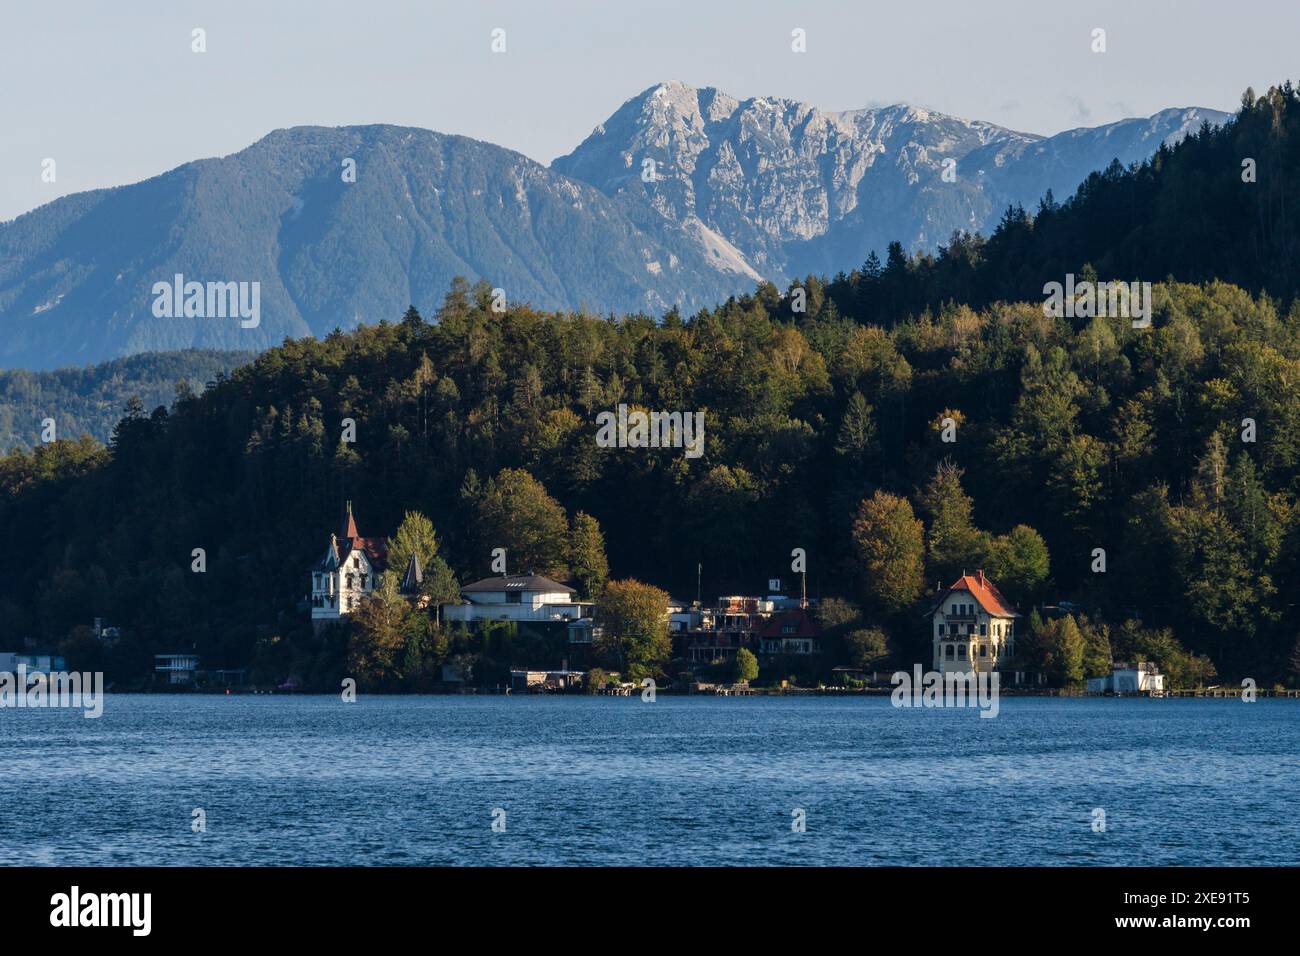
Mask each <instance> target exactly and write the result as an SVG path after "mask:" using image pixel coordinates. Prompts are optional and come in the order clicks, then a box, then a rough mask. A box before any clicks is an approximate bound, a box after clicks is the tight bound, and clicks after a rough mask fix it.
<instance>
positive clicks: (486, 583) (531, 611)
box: [442, 574, 592, 621]
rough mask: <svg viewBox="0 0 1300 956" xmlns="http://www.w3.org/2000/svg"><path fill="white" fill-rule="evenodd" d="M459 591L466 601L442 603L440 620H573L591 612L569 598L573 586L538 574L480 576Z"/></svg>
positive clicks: (588, 608) (588, 616)
mask: <svg viewBox="0 0 1300 956" xmlns="http://www.w3.org/2000/svg"><path fill="white" fill-rule="evenodd" d="M460 593H461V596H462V597H463V598H465V601H467V602H468V603H462V604H444V605H443V606H442V619H443V620H444V621H577V620H579V619H582V618H590V617H591V612H592V605H590V604H584V603H580V602H578V601H575V600H574V599H573V594H574V590H573V588H571V587H566V586H565V585H563V584H560V583H559V582H557V581H552V580H551V579H550V578H547V577H543V576H542V575H540V574H510V575H506V574H503V575H501V576H499V577H495V578H484V579H483V580H482V581H475V582H474V583H473V584H467V585H465V586H464V587H463V588H461V589H460Z"/></svg>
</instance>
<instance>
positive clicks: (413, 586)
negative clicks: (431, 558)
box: [402, 551, 424, 594]
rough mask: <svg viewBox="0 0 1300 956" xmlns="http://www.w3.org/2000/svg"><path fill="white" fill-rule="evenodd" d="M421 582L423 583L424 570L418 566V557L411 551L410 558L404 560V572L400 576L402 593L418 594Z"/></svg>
mask: <svg viewBox="0 0 1300 956" xmlns="http://www.w3.org/2000/svg"><path fill="white" fill-rule="evenodd" d="M422 584H424V571H423V570H422V569H421V567H420V559H419V558H418V557H417V556H416V554H415V552H414V551H412V552H411V557H410V560H408V561H407V562H406V574H405V575H403V576H402V593H403V594H418V593H419V592H420V586H421V585H422Z"/></svg>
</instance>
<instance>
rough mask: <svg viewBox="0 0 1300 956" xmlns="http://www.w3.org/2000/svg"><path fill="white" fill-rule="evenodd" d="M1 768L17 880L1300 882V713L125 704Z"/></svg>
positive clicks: (52, 713)
mask: <svg viewBox="0 0 1300 956" xmlns="http://www.w3.org/2000/svg"><path fill="white" fill-rule="evenodd" d="M0 767H3V773H0V859H3V860H4V861H5V862H6V863H9V864H58V865H79V864H90V865H101V864H102V865H145V864H162V865H172V864H199V865H203V864H214V865H276V864H278V865H288V864H307V865H311V864H320V865H350V864H386V865H408V864H410V865H442V864H480V865H481V864H486V865H500V864H516V865H517V864H649V865H659V864H685V865H692V864H721V865H734V864H793V865H805V864H806V865H823V864H847V865H879V864H893V865H916V864H930V865H948V864H965V865H984V864H1012V865H1016V864H1043V865H1053V864H1062V865H1065V864H1069V865H1151V866H1161V865H1198V864H1250V863H1256V864H1282V865H1296V864H1297V863H1300V822H1297V819H1296V814H1295V812H1294V808H1295V803H1296V799H1297V790H1298V786H1297V785H1298V784H1300V703H1298V702H1297V701H1294V700H1260V701H1258V702H1256V703H1253V704H1245V703H1242V702H1241V701H1235V700H1142V699H1123V700H1120V699H1099V698H1084V699H1068V698H1067V699H1059V698H1033V697H1004V698H1003V699H1002V702H1001V712H1000V714H999V716H998V717H997V718H995V719H981V718H979V716H978V711H976V710H926V709H895V708H894V707H892V706H890V703H889V700H888V698H886V697H790V698H771V697H750V698H713V697H685V698H682V697H670V696H665V695H660V697H659V698H658V700H656V701H655V702H653V703H643V702H642V701H641V700H640V698H638V697H632V698H619V697H599V698H586V697H530V696H511V697H492V696H487V697H371V696H366V695H362V696H360V697H359V698H358V701H357V703H355V704H344V703H342V702H341V701H340V700H339V698H337V697H310V696H298V697H293V696H231V697H223V696H198V695H195V696H169V695H138V696H137V695H110V696H109V697H107V698H106V701H105V706H104V715H103V716H102V717H101V718H100V719H98V720H86V719H84V718H83V717H82V716H81V713H80V711H67V710H0ZM195 808H202V810H203V811H204V813H205V815H206V832H203V833H193V832H191V821H192V819H193V811H194V810H195ZM1097 809H1100V810H1103V811H1104V812H1105V832H1094V827H1093V823H1094V810H1097ZM496 810H504V815H502V814H500V813H497V814H495V817H494V811H496ZM797 810H802V811H803V813H804V815H803V819H804V821H805V824H806V830H805V832H793V831H792V821H795V820H796V815H795V811H797ZM494 818H495V819H496V820H497V821H498V826H500V823H501V822H504V832H494V831H493V828H492V824H493V820H494Z"/></svg>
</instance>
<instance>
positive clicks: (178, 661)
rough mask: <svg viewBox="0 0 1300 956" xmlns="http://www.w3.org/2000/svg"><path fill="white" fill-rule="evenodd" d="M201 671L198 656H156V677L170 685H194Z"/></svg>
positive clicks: (154, 658)
mask: <svg viewBox="0 0 1300 956" xmlns="http://www.w3.org/2000/svg"><path fill="white" fill-rule="evenodd" d="M198 669H199V657H198V655H197V654H155V655H154V656H153V670H154V676H156V677H157V678H158V679H160V680H162V681H165V682H166V683H168V684H192V683H194V675H195V672H196V671H198Z"/></svg>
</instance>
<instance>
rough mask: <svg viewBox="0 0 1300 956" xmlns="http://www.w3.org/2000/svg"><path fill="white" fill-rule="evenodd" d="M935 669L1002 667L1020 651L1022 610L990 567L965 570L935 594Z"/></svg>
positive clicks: (966, 670) (987, 669)
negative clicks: (990, 573) (987, 570)
mask: <svg viewBox="0 0 1300 956" xmlns="http://www.w3.org/2000/svg"><path fill="white" fill-rule="evenodd" d="M928 613H929V616H930V618H931V620H932V621H933V624H934V670H936V671H938V672H940V673H949V672H953V673H962V674H968V673H970V672H971V671H975V672H991V671H995V670H1001V669H1002V667H1003V666H1004V662H1006V661H1008V660H1010V658H1011V656H1012V654H1014V653H1015V640H1016V635H1015V622H1016V619H1017V618H1018V617H1020V614H1019V613H1017V612H1016V610H1015V608H1013V607H1012V606H1011V602H1010V601H1008V600H1007V599H1006V598H1005V597H1004V596H1003V594H1002V592H1001V591H999V590H998V587H997V585H996V584H994V583H993V582H992V581H990V580H989V579H988V578H986V577H985V576H984V572H983V571H982V570H981V571H976V572H975V573H974V574H965V573H963V574H962V576H961V577H960V578H958V579H957V580H956V581H954V582H953V583H952V585H951V586H950V587H948V588H946V589H945V590H942V591H940V592H939V593H938V594H936V595H935V599H934V603H933V604H932V606H931V609H930V611H929V612H928Z"/></svg>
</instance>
